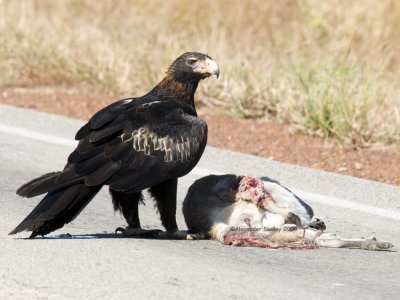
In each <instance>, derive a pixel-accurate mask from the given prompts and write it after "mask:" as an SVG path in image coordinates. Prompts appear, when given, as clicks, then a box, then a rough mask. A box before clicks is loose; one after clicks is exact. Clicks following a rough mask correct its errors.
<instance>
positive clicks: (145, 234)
mask: <svg viewBox="0 0 400 300" xmlns="http://www.w3.org/2000/svg"><path fill="white" fill-rule="evenodd" d="M118 232H121V233H122V235H123V236H124V237H142V238H156V237H157V236H158V235H159V234H160V233H161V232H162V230H159V229H143V228H141V227H137V228H132V227H129V226H128V227H125V228H122V227H118V228H117V229H115V233H118Z"/></svg>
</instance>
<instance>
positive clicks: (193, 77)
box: [167, 52, 219, 82]
mask: <svg viewBox="0 0 400 300" xmlns="http://www.w3.org/2000/svg"><path fill="white" fill-rule="evenodd" d="M167 73H168V75H170V76H173V77H174V78H175V80H178V81H180V82H188V81H200V80H201V79H204V78H207V77H210V76H212V75H215V76H217V78H218V76H219V67H218V65H217V63H216V62H215V61H213V60H212V58H211V57H209V56H208V55H206V54H202V53H198V52H186V53H184V54H182V55H181V56H179V57H178V58H177V59H175V61H174V62H173V63H172V64H171V66H170V67H169V69H168V72H167Z"/></svg>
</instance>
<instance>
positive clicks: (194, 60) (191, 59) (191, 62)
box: [187, 58, 198, 65]
mask: <svg viewBox="0 0 400 300" xmlns="http://www.w3.org/2000/svg"><path fill="white" fill-rule="evenodd" d="M197 61H198V59H197V58H189V59H188V60H187V64H188V65H194V64H195V63H196V62H197Z"/></svg>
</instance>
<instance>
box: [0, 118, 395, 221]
mask: <svg viewBox="0 0 400 300" xmlns="http://www.w3.org/2000/svg"><path fill="white" fill-rule="evenodd" d="M0 131H1V132H4V133H8V134H13V135H18V136H23V137H27V138H30V139H33V140H37V141H41V142H46V143H50V144H56V145H62V146H68V147H75V146H76V145H77V141H74V140H71V139H65V138H60V137H57V136H54V135H49V134H44V133H40V132H36V131H32V130H29V129H24V128H20V127H15V126H11V125H7V124H3V123H0ZM190 174H192V175H195V176H199V177H202V176H207V175H209V174H215V175H221V174H222V173H220V172H217V171H212V170H208V169H204V168H201V167H195V168H194V169H193V170H192V171H191V172H190ZM291 190H292V191H293V192H294V193H295V194H297V195H298V196H299V197H300V198H302V199H304V200H305V201H306V202H311V203H318V204H322V205H328V206H333V207H339V208H345V209H350V210H354V211H359V212H363V213H367V214H370V215H375V216H379V217H383V218H387V219H392V220H396V221H400V212H397V211H393V210H390V209H385V208H380V207H376V206H372V205H367V204H362V203H357V202H352V201H349V200H343V199H339V198H335V197H329V196H325V195H320V194H316V193H310V192H305V191H302V190H298V189H291Z"/></svg>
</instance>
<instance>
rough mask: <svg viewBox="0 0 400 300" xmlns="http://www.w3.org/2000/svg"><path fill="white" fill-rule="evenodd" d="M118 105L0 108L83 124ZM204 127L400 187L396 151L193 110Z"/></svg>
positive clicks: (232, 144) (222, 137)
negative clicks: (360, 146) (72, 119)
mask: <svg viewBox="0 0 400 300" xmlns="http://www.w3.org/2000/svg"><path fill="white" fill-rule="evenodd" d="M115 100H118V99H116V98H115V97H110V96H106V95H98V94H88V95H87V94H85V95H84V94H79V93H75V92H62V91H59V90H57V91H55V90H51V89H37V90H32V89H29V90H24V89H19V90H0V103H4V104H10V105H15V106H19V107H26V108H31V109H37V110H40V111H46V112H50V113H55V114H60V115H65V116H69V117H75V118H79V119H82V120H87V119H88V118H89V117H90V116H91V115H93V113H95V112H96V111H97V110H99V109H100V108H102V107H103V106H105V105H107V104H109V103H111V102H113V101H115ZM198 111H199V115H200V117H201V118H203V119H204V120H205V121H206V122H207V123H208V128H209V142H208V144H209V145H211V146H215V147H220V148H224V149H229V150H234V151H239V152H245V153H250V154H254V155H258V156H262V157H266V158H268V159H273V160H276V161H281V162H286V163H291V164H297V165H301V166H306V167H311V168H316V169H321V170H325V171H330V172H336V173H340V174H345V175H351V176H355V177H361V178H365V179H371V180H376V181H380V182H384V183H388V184H394V185H400V150H399V149H398V148H397V149H396V148H390V147H380V148H377V147H375V148H367V149H366V148H363V149H355V148H348V147H343V146H341V145H339V144H338V143H335V142H333V141H326V140H324V139H321V138H317V137H309V136H303V135H301V134H298V133H296V132H295V130H293V129H292V128H291V127H290V126H286V125H282V124H279V123H278V122H276V121H271V120H269V121H266V120H243V119H234V118H231V117H229V116H227V115H226V114H224V113H223V112H221V111H211V110H210V109H207V108H201V109H199V110H198ZM266 172H267V171H266Z"/></svg>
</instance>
